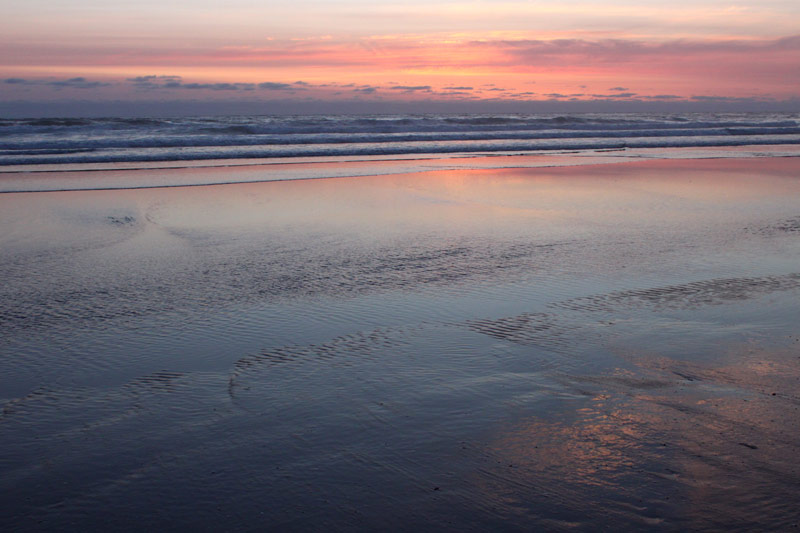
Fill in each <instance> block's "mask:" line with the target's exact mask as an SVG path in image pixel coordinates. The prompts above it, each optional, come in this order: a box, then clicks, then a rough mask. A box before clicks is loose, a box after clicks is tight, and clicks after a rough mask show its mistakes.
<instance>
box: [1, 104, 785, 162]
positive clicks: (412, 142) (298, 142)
mask: <svg viewBox="0 0 800 533" xmlns="http://www.w3.org/2000/svg"><path fill="white" fill-rule="evenodd" d="M799 139H800V121H799V120H798V116H797V115H793V114H778V113H773V114H738V115H734V114H685V115H655V114H650V115H643V114H591V115H589V114H587V115H576V116H569V115H519V114H517V115H370V116H333V115H321V116H290V117H277V116H241V117H189V118H47V119H17V120H12V119H3V120H0V166H3V165H32V164H50V165H58V164H79V163H114V162H135V161H170V160H174V161H186V160H204V159H208V160H215V159H242V158H297V157H320V156H377V155H402V154H449V153H459V152H463V153H479V152H498V153H507V152H513V151H522V152H536V151H543V150H569V149H576V150H584V149H618V148H649V147H652V148H659V147H662V148H667V147H705V146H709V147H710V146H741V145H745V144H797V143H798V142H800V141H799Z"/></svg>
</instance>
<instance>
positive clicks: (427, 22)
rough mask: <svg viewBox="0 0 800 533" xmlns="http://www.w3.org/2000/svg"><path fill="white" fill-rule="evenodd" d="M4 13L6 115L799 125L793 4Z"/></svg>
mask: <svg viewBox="0 0 800 533" xmlns="http://www.w3.org/2000/svg"><path fill="white" fill-rule="evenodd" d="M0 2H1V3H2V4H0V5H2V13H3V16H2V17H0V113H2V114H6V115H9V114H14V113H15V112H18V113H27V114H29V112H35V111H36V110H37V109H40V110H49V112H54V113H59V112H61V114H63V113H64V112H66V111H69V110H70V109H80V110H91V109H93V108H94V109H96V110H102V112H103V113H106V114H107V113H108V112H109V111H110V112H113V110H114V109H118V110H120V111H122V110H130V109H136V108H137V107H138V108H147V107H148V106H149V108H151V109H154V107H153V106H156V107H158V106H161V108H163V109H169V108H170V107H171V108H172V109H187V110H188V109H191V110H192V111H193V112H198V111H203V110H207V111H208V112H209V113H213V112H214V111H224V110H226V109H227V110H230V109H233V108H236V109H239V108H241V109H242V110H250V111H251V112H252V111H254V110H260V111H263V112H278V111H281V110H286V111H291V112H298V111H302V110H304V109H307V110H311V111H313V112H336V111H343V112H358V111H359V110H366V111H369V112H376V111H381V110H386V111H392V110H403V111H413V110H414V109H420V110H424V111H436V110H445V111H446V110H454V111H455V110H469V109H475V110H491V109H493V108H495V109H498V110H503V111H515V110H519V111H537V110H542V111H546V110H549V109H559V108H564V109H569V108H574V109H577V110H584V111H603V110H625V109H630V110H639V109H642V110H646V109H668V108H676V109H681V108H686V109H693V110H703V109H709V110H714V109H718V108H721V109H725V110H742V111H747V110H761V109H766V108H774V109H783V110H800V2H798V1H797V0H760V1H755V0H746V1H740V2H735V1H722V0H697V1H690V0H673V1H671V2H670V3H668V4H667V3H664V2H663V1H658V2H656V1H650V0H637V1H629V0H560V1H552V0H546V1H535V0H534V1H516V0H510V1H503V0H500V1H481V0H473V1H464V2H453V1H441V0H424V1H423V0H406V1H403V2H397V1H394V0H389V1H386V0H370V1H366V0H335V1H334V0H292V1H283V0H280V1H278V0H272V1H264V0H261V1H257V0H228V1H227V2H221V1H217V0H195V1H188V0H158V1H157V0H139V1H137V2H135V3H134V2H130V3H115V2H110V1H108V0H102V1H101V0H26V1H25V2H22V1H19V0H13V1H12V0H0ZM232 106H233V107H232ZM237 106H238V107H237Z"/></svg>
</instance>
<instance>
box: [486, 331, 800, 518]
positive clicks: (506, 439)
mask: <svg viewBox="0 0 800 533" xmlns="http://www.w3.org/2000/svg"><path fill="white" fill-rule="evenodd" d="M795 335H796V331H795ZM775 344H777V346H776V347H772V348H765V347H763V346H759V345H758V344H757V343H753V342H750V343H746V344H741V345H736V346H729V347H726V348H725V350H724V351H723V352H722V353H720V354H718V355H719V361H718V362H717V363H714V364H709V363H693V362H689V361H686V360H675V359H672V358H670V357H669V356H668V355H666V354H664V355H657V354H652V355H649V356H642V355H641V353H640V352H629V353H625V354H623V358H624V359H626V360H629V361H632V362H634V364H635V366H634V369H635V370H633V371H631V370H622V369H617V370H612V371H610V372H609V373H607V374H603V375H594V376H569V377H564V380H565V383H567V384H568V385H567V386H568V387H569V388H570V389H571V390H573V391H574V392H575V393H576V394H578V395H580V396H581V397H582V399H581V400H579V401H576V402H575V404H576V405H575V409H574V410H573V411H568V412H566V413H564V412H561V411H559V412H556V413H550V414H548V415H544V416H542V415H539V416H534V417H529V418H526V419H524V420H522V421H520V422H518V423H516V424H514V425H511V426H509V427H508V428H505V429H504V430H502V431H501V432H500V433H499V434H498V435H497V437H496V440H494V441H493V442H491V444H489V448H488V453H489V454H490V456H491V457H492V458H495V459H496V462H497V465H496V466H495V467H494V468H493V469H490V470H492V471H491V475H482V474H478V476H477V477H478V479H476V483H477V484H479V485H481V486H482V488H483V489H484V490H486V491H488V495H487V497H488V498H492V497H493V494H494V493H495V492H499V493H501V494H502V493H505V496H501V500H502V502H503V504H504V505H507V506H509V507H513V508H525V507H526V506H527V507H528V509H529V512H531V513H532V514H533V515H534V516H535V515H536V514H539V513H541V512H542V511H541V509H543V508H546V509H547V513H546V514H550V515H552V514H553V513H552V508H551V507H550V506H553V507H554V508H555V509H559V508H563V509H564V511H563V512H564V514H565V518H564V520H565V522H564V523H553V524H552V525H553V527H554V528H556V529H560V528H561V527H564V528H565V529H566V522H569V519H568V517H569V516H570V515H571V514H572V516H573V519H574V517H575V516H576V515H578V516H580V515H581V514H583V517H582V518H581V520H579V521H578V522H579V525H581V526H583V527H587V526H589V525H590V524H591V523H592V521H593V520H599V521H600V523H613V521H614V520H620V521H621V523H628V524H638V526H637V527H643V528H644V527H649V526H655V525H660V526H663V527H666V528H668V529H672V528H676V529H684V530H685V529H700V530H708V529H712V530H716V529H751V528H753V529H764V530H785V529H788V528H791V527H796V526H795V524H797V518H798V516H797V505H798V504H799V503H800V499H799V498H798V495H797V487H798V484H800V470H799V469H798V467H797V462H796V458H797V457H798V453H800V441H798V438H797V434H796V431H795V429H796V428H797V427H798V425H800V408H799V407H800V397H798V395H797V390H796V388H797V383H798V381H800V340H798V337H792V336H784V337H783V338H782V339H781V340H780V341H778V342H777V343H775ZM667 353H668V352H667ZM487 479H488V480H489V482H488V483H487ZM492 480H494V482H492ZM508 487H514V488H513V489H511V490H509V489H508ZM537 507H538V508H539V509H537ZM555 514H556V515H557V514H558V513H557V512H556V513H555Z"/></svg>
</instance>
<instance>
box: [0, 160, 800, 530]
mask: <svg viewBox="0 0 800 533" xmlns="http://www.w3.org/2000/svg"><path fill="white" fill-rule="evenodd" d="M181 172H190V171H187V170H182V171H181ZM248 172H254V170H252V169H251V170H248ZM93 179H94V178H93ZM798 197H800V158H760V159H720V160H671V161H642V162H627V163H619V164H604V165H584V166H573V167H563V168H535V169H491V170H442V171H437V172H429V173H415V174H397V175H385V176H371V177H359V178H352V179H348V178H342V179H326V180H310V181H308V180H307V181H284V182H272V183H246V184H231V185H219V186H206V187H182V188H179V189H175V188H172V189H147V190H116V191H73V192H40V193H17V194H3V195H0V246H2V250H3V254H2V257H1V258H0V276H2V279H3V280H4V283H3V284H2V286H0V327H1V328H2V333H3V335H2V345H0V355H1V356H2V357H0V391H2V392H1V393H0V394H2V414H0V449H2V450H3V454H2V464H0V473H2V475H0V490H2V492H3V495H4V497H3V500H2V504H1V506H2V509H1V510H2V513H0V526H2V528H3V529H4V530H11V531H13V530H42V529H48V530H53V529H58V530H87V529H99V528H103V529H122V530H125V529H129V530H133V529H136V530H141V529H144V528H157V529H179V528H188V527H193V528H198V529H203V530H207V529H213V530H218V529H229V530H263V529H278V530H303V531H309V530H311V531H323V530H324V531H329V530H364V529H395V530H419V529H423V530H432V529H448V530H458V531H470V530H472V531H484V530H487V529H492V530H494V529H500V530H512V531H513V530H526V531H527V530H553V531H560V530H564V531H567V530H569V531H575V530H578V531H594V530H597V529H604V528H605V529H609V528H615V529H626V530H630V529H634V530H641V529H648V530H649V529H654V530H665V531H670V530H720V529H725V530H740V531H744V530H753V529H759V530H786V529H790V528H794V527H797V524H798V523H799V522H800V511H799V510H798V509H800V496H799V494H800V490H798V489H800V469H799V468H798V467H797V466H796V461H795V458H796V457H798V455H799V454H800V437H798V435H797V432H796V430H795V428H796V427H798V425H800V394H798V385H800V327H799V326H798V323H800V322H798V320H797V318H798V316H800V304H798V302H800V298H798V296H800V204H798V202H797V199H798Z"/></svg>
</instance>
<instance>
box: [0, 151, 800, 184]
mask: <svg viewBox="0 0 800 533" xmlns="http://www.w3.org/2000/svg"><path fill="white" fill-rule="evenodd" d="M793 157H800V145H791V144H790V145H751V146H744V147H714V148H710V149H709V148H703V149H697V148H671V149H662V148H658V149H628V150H625V149H623V150H592V151H585V152H580V151H579V152H567V153H563V152H561V153H557V154H533V155H530V154H527V155H518V154H514V155H510V154H502V153H499V154H490V155H487V154H480V155H460V156H457V157H437V156H431V157H429V158H391V159H368V160H361V159H356V160H337V161H329V160H325V161H302V160H301V161H281V162H275V161H267V162H263V161H262V162H258V163H252V162H238V161H236V160H234V161H233V162H231V163H230V164H227V165H204V166H201V165H189V166H162V167H137V168H125V164H123V165H122V166H123V168H114V167H111V168H108V167H103V168H73V169H60V168H58V167H55V168H47V169H39V170H18V169H15V170H3V169H2V167H0V194H12V193H37V192H70V191H92V190H96V191H100V190H136V189H156V188H175V187H202V186H220V185H234V184H244V183H268V182H277V181H299V180H310V179H333V178H362V177H369V176H384V175H394V174H416V173H426V172H436V171H455V170H463V171H469V170H489V169H493V170H502V169H524V168H559V167H583V166H591V165H607V164H620V163H631V162H637V161H641V160H643V159H644V160H649V161H662V160H697V161H702V160H710V159H774V158H793ZM267 172H268V173H270V176H265V175H264V173H267ZM101 176H102V178H101ZM223 176H227V178H223ZM232 176H233V177H232ZM101 179H102V181H103V182H102V183H98V182H99V181H100V180H101ZM56 181H57V182H58V185H56V184H55V182H56ZM143 181H144V182H148V181H149V183H144V184H142V182H143ZM65 182H67V183H69V185H64V183H65ZM108 182H112V183H108ZM114 182H115V183H114ZM33 184H35V185H33Z"/></svg>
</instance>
